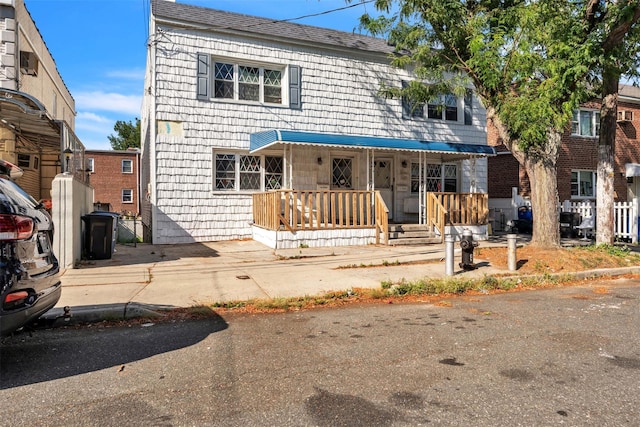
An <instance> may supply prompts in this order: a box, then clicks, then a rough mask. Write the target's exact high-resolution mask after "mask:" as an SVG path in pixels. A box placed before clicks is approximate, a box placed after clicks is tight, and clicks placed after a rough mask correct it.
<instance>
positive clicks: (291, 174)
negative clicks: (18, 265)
mask: <svg viewBox="0 0 640 427" xmlns="http://www.w3.org/2000/svg"><path fill="white" fill-rule="evenodd" d="M288 151H289V152H288V154H289V162H288V163H289V164H288V165H287V166H288V167H287V170H288V172H289V190H293V146H291V147H289V150H288Z"/></svg>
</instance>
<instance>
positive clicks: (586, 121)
mask: <svg viewBox="0 0 640 427" xmlns="http://www.w3.org/2000/svg"><path fill="white" fill-rule="evenodd" d="M571 134H572V135H580V136H591V137H596V136H598V135H600V111H597V110H574V111H573V118H572V120H571Z"/></svg>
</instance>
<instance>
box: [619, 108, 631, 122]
mask: <svg viewBox="0 0 640 427" xmlns="http://www.w3.org/2000/svg"><path fill="white" fill-rule="evenodd" d="M632 120H633V111H628V110H618V121H619V122H630V121H632Z"/></svg>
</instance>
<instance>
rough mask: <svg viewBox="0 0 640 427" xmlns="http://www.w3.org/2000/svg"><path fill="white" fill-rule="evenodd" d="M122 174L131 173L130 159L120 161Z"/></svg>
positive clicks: (131, 164)
mask: <svg viewBox="0 0 640 427" xmlns="http://www.w3.org/2000/svg"><path fill="white" fill-rule="evenodd" d="M122 173H133V161H132V160H131V159H124V160H122Z"/></svg>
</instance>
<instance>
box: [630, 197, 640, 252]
mask: <svg viewBox="0 0 640 427" xmlns="http://www.w3.org/2000/svg"><path fill="white" fill-rule="evenodd" d="M631 203H632V206H631V215H633V216H632V217H631V224H632V226H631V243H633V244H634V245H635V244H637V243H638V227H639V226H640V224H638V213H639V212H640V210H639V209H638V198H637V197H634V198H633V200H632V201H631Z"/></svg>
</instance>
